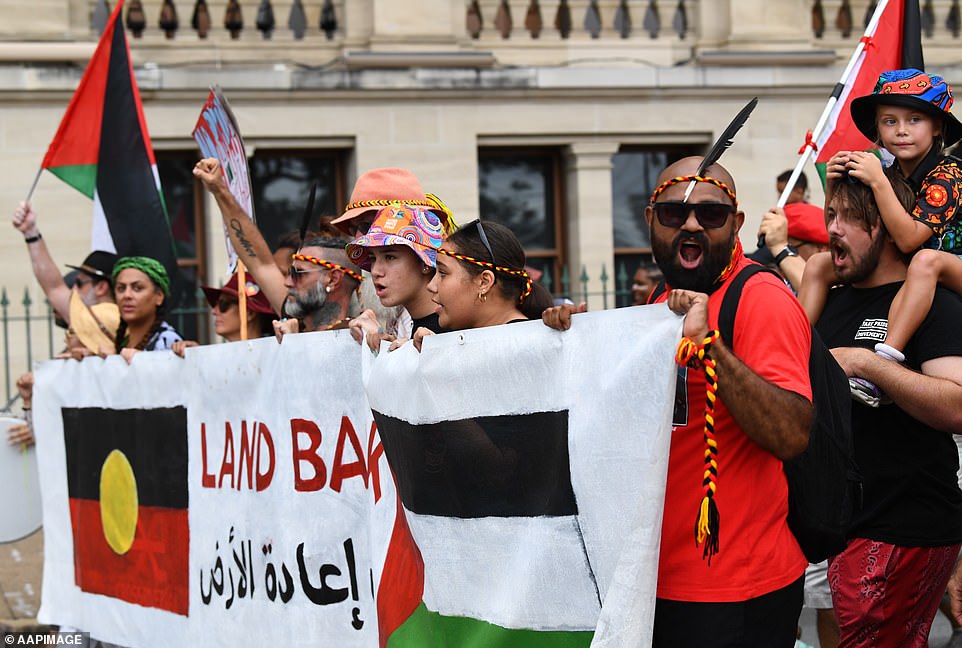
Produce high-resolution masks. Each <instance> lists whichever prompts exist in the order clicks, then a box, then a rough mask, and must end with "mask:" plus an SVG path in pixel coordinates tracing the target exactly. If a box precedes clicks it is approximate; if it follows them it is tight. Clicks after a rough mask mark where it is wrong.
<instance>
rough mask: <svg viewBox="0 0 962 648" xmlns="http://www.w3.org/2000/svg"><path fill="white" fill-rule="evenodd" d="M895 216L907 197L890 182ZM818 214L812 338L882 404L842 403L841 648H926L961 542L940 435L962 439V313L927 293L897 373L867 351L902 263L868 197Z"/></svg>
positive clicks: (839, 191) (837, 571) (842, 194)
mask: <svg viewBox="0 0 962 648" xmlns="http://www.w3.org/2000/svg"><path fill="white" fill-rule="evenodd" d="M891 182H892V186H893V189H895V194H896V196H897V197H898V199H899V200H900V201H901V202H902V204H903V206H904V207H905V208H906V209H911V207H912V206H913V205H914V204H915V200H916V199H915V195H914V193H913V192H912V190H911V189H910V188H908V186H906V185H905V184H904V182H902V181H901V180H900V179H898V178H895V179H891ZM835 186H836V188H835V192H834V194H833V196H832V201H831V203H830V204H829V206H828V208H827V209H826V212H825V218H826V222H827V224H828V234H829V245H830V250H831V253H832V262H833V266H834V270H835V275H836V277H837V278H838V281H839V282H840V283H842V284H843V285H842V286H841V287H837V288H835V289H834V290H832V291H831V292H830V293H829V297H828V303H827V305H826V307H825V310H824V311H823V312H822V315H821V317H820V318H819V320H818V322H817V324H816V328H817V330H818V332H819V334H820V335H821V336H822V338H823V339H824V340H825V344H826V345H827V346H828V347H829V348H831V349H832V353H833V355H834V356H835V359H836V360H838V363H839V364H840V365H841V366H842V368H843V369H844V370H845V372H846V374H848V375H849V376H861V377H864V378H866V379H867V380H871V381H872V382H873V383H875V384H876V385H878V386H879V387H880V388H881V389H882V390H883V392H884V393H885V394H886V395H887V396H888V397H890V398H891V399H892V401H893V402H892V403H891V404H889V405H885V404H883V405H881V406H880V407H878V408H872V407H868V406H866V405H863V404H862V403H860V402H857V401H853V402H852V430H853V434H854V442H855V460H856V461H857V462H858V465H859V468H860V470H861V473H862V476H863V481H864V495H863V502H862V507H861V509H860V510H859V511H857V512H856V514H855V517H854V519H853V520H852V523H851V526H850V528H849V531H848V536H849V541H848V546H847V547H846V549H845V550H844V551H843V552H842V553H841V554H839V555H838V556H836V557H835V558H834V559H832V560H831V561H830V563H829V571H828V580H829V584H830V585H831V588H832V598H833V601H834V603H835V613H836V616H837V617H838V620H839V625H840V627H841V642H842V645H845V646H927V645H928V635H929V628H930V627H931V624H932V619H933V618H934V616H935V611H936V609H937V607H938V605H939V600H940V598H941V596H942V592H943V591H945V585H946V582H947V580H948V578H949V574H950V571H951V569H952V565H953V563H954V562H955V559H956V557H957V556H958V554H959V547H960V542H962V491H960V490H959V484H958V481H957V477H956V471H957V470H958V467H959V462H958V453H957V452H956V446H955V443H954V442H953V439H952V433H957V432H959V431H960V430H962V338H960V337H959V335H958V323H959V322H960V321H962V303H960V302H959V299H958V297H957V296H956V295H953V294H952V293H950V292H948V291H946V290H944V289H942V288H939V289H938V291H937V292H936V295H935V300H934V302H933V304H932V307H931V309H930V310H929V312H928V315H927V316H926V318H925V321H924V323H923V324H922V326H921V327H920V328H919V330H918V331H917V332H916V333H915V336H914V337H913V338H912V340H911V342H910V343H909V344H908V346H907V347H906V352H905V356H906V360H905V363H904V364H901V363H898V362H894V361H892V360H888V359H886V358H884V357H883V356H881V355H878V354H876V353H875V352H874V347H875V343H876V342H878V341H880V340H884V339H885V335H886V330H887V328H888V312H889V306H890V305H891V303H892V300H893V299H894V298H895V295H896V293H897V292H898V290H899V288H900V287H901V285H902V283H903V281H904V280H905V275H906V269H907V265H906V258H905V257H904V255H903V254H902V253H901V252H900V251H899V249H898V248H897V246H896V245H895V242H894V241H893V240H892V238H891V237H890V236H889V235H888V233H887V232H886V229H885V226H884V224H883V223H882V220H881V218H880V217H879V212H878V206H877V204H876V202H875V197H874V194H873V193H872V190H871V189H870V188H869V187H867V186H866V185H863V184H862V183H860V182H857V183H848V182H839V183H836V185H835Z"/></svg>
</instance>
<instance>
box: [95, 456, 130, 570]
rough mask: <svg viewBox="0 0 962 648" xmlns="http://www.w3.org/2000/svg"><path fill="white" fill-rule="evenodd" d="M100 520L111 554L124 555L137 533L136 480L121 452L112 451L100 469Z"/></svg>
mask: <svg viewBox="0 0 962 648" xmlns="http://www.w3.org/2000/svg"><path fill="white" fill-rule="evenodd" d="M100 521H101V524H102V525H103V527H104V538H106V539H107V544H108V545H110V548H111V549H113V550H114V553H116V554H120V555H121V556H122V555H124V554H125V553H127V552H128V551H129V550H130V546H131V545H132V544H134V534H135V533H136V531H137V480H136V479H135V478H134V469H133V468H131V466H130V461H128V460H127V456H126V455H125V454H124V453H123V452H121V451H120V450H111V451H110V454H109V455H107V459H106V460H104V465H103V467H102V468H101V469H100Z"/></svg>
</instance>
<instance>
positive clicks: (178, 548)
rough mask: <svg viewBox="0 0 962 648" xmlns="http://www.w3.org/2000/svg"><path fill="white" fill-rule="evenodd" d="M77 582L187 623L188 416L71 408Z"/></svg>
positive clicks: (67, 439)
mask: <svg viewBox="0 0 962 648" xmlns="http://www.w3.org/2000/svg"><path fill="white" fill-rule="evenodd" d="M61 412H62V415H63V429H64V445H65V449H66V459H67V491H68V495H69V498H70V524H71V527H72V530H73V546H74V580H75V582H76V584H77V586H78V587H79V588H80V589H81V590H82V591H84V592H88V593H91V594H102V595H104V596H110V597H112V598H116V599H121V600H123V601H127V602H128V603H136V604H138V605H142V606H145V607H151V608H158V609H161V610H167V611H169V612H174V613H175V614H181V615H184V616H187V613H188V608H189V595H188V591H189V586H188V567H189V545H190V543H189V532H188V522H187V504H188V494H187V493H188V491H187V411H186V409H185V408H183V407H171V408H160V409H129V410H111V409H101V408H63V409H62V410H61Z"/></svg>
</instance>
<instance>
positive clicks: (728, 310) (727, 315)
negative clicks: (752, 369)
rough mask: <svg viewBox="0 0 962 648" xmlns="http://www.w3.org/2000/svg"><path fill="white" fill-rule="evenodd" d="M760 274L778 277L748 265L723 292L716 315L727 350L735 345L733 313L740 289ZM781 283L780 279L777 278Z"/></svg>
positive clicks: (761, 268)
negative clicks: (765, 273) (719, 308)
mask: <svg viewBox="0 0 962 648" xmlns="http://www.w3.org/2000/svg"><path fill="white" fill-rule="evenodd" d="M760 272H768V273H770V274H772V275H773V276H775V277H778V275H777V274H776V273H775V272H773V271H772V270H769V269H768V268H766V267H765V266H763V265H759V264H757V263H750V264H749V265H747V266H745V267H744V268H742V269H741V270H739V272H738V274H737V275H735V278H734V279H732V282H731V284H729V286H728V289H727V290H726V291H725V297H724V298H723V299H722V305H721V310H720V311H719V313H718V332H719V333H720V334H721V339H723V340H724V341H725V344H727V345H728V348H729V349H732V350H734V344H735V312H736V311H737V310H738V301H739V300H740V299H741V297H742V288H744V287H745V284H746V283H747V282H748V280H749V279H751V278H752V277H754V276H755V275H757V274H758V273H760ZM779 281H781V278H779Z"/></svg>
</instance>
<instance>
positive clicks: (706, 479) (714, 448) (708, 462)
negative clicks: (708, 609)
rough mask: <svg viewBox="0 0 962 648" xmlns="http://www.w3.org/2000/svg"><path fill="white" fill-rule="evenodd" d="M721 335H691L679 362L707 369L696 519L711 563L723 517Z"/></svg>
mask: <svg viewBox="0 0 962 648" xmlns="http://www.w3.org/2000/svg"><path fill="white" fill-rule="evenodd" d="M719 337H720V334H719V332H718V331H717V330H716V331H709V333H708V337H706V338H705V339H704V340H702V341H701V344H696V343H695V341H694V340H692V339H691V338H689V337H684V338H682V339H681V343H679V345H678V352H677V354H676V355H675V362H677V363H678V365H679V366H682V367H691V368H693V369H704V371H705V427H704V439H705V472H704V474H703V476H702V491H703V492H704V496H703V497H702V500H701V505H700V506H699V507H698V517H697V518H696V519H695V546H696V547H697V546H698V545H700V544H701V543H703V542H704V543H705V547H704V550H703V552H702V558H703V559H704V558H708V564H709V565H711V559H712V556H714V555H715V554H717V553H718V528H719V526H720V522H721V517H720V516H719V513H718V503H717V502H716V501H715V492H716V490H717V489H718V441H717V440H716V439H715V400H716V399H717V395H716V394H717V392H718V374H717V373H716V371H715V360H714V359H713V358H712V357H711V353H710V350H711V345H712V344H713V343H714V342H715V340H717V339H718V338H719Z"/></svg>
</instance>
